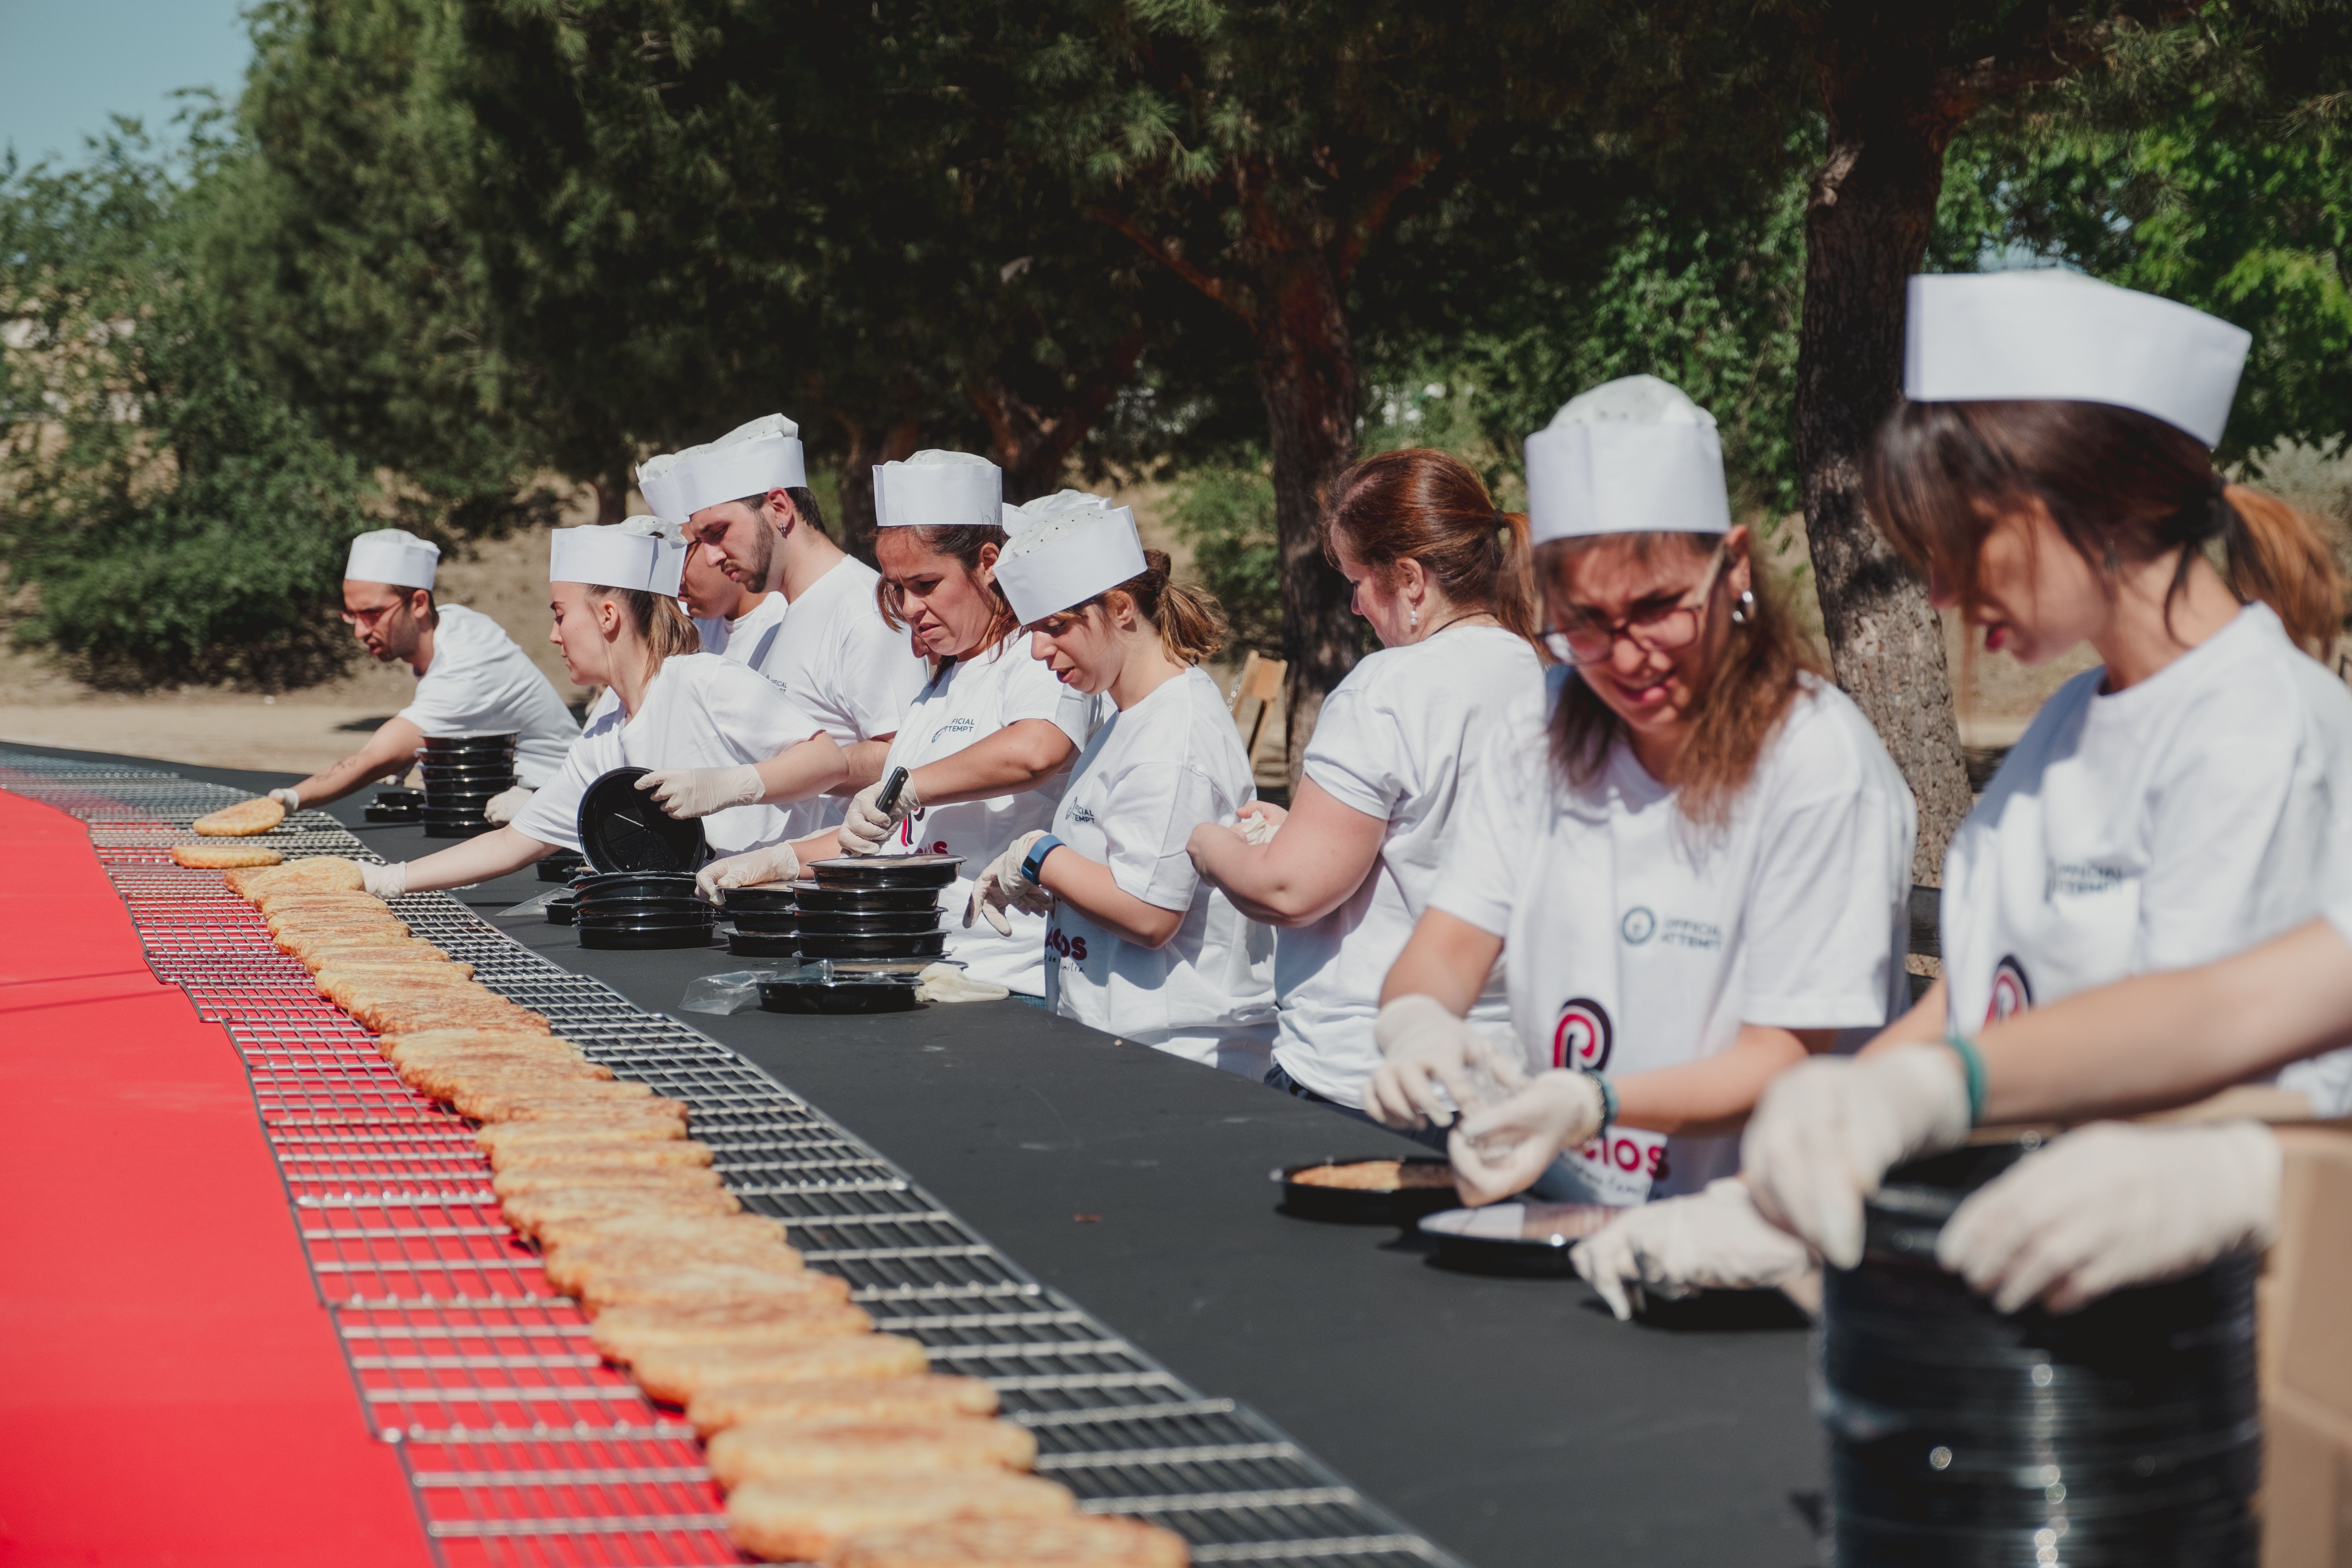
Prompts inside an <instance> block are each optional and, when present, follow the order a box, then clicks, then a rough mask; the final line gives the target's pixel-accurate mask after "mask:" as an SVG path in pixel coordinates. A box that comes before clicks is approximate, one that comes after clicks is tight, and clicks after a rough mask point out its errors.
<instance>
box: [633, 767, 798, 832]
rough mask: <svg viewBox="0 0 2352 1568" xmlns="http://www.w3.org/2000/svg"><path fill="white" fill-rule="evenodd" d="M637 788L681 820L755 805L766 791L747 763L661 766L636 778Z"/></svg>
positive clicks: (758, 771) (758, 774) (765, 787)
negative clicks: (729, 808) (678, 766)
mask: <svg viewBox="0 0 2352 1568" xmlns="http://www.w3.org/2000/svg"><path fill="white" fill-rule="evenodd" d="M637 787H638V788H639V789H641V790H645V791H647V792H649V793H650V794H651V795H653V797H654V803H655V804H656V805H659V806H660V807H661V808H662V810H664V811H665V812H667V813H668V814H669V815H670V816H675V817H677V819H678V820H680V821H682V822H683V821H689V820H691V819H693V818H695V817H698V816H709V815H710V814H711V813H712V812H714V811H725V810H726V809H727V808H728V807H730V806H733V805H758V804H759V800H760V797H761V795H765V794H767V793H768V786H767V785H766V784H762V783H761V781H760V770H759V769H757V768H755V767H753V766H752V765H751V763H743V764H742V765H741V766H740V767H732V768H663V769H660V770H658V771H657V772H655V773H647V774H646V776H645V777H643V778H641V779H639V780H638V781H637Z"/></svg>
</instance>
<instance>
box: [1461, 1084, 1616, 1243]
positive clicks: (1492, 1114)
mask: <svg viewBox="0 0 2352 1568" xmlns="http://www.w3.org/2000/svg"><path fill="white" fill-rule="evenodd" d="M1607 1114H1608V1106H1607V1104H1606V1103H1605V1101H1604V1100H1603V1099H1602V1096H1601V1085H1600V1083H1599V1082H1598V1081H1596V1080H1595V1079H1594V1078H1593V1076H1592V1075H1591V1073H1588V1072H1578V1071H1576V1070H1575V1069H1573V1068H1552V1069H1551V1070H1549V1072H1539V1073H1538V1074H1536V1076H1535V1077H1534V1078H1532V1079H1528V1085H1527V1087H1526V1088H1524V1089H1520V1090H1519V1091H1518V1092H1517V1094H1515V1095H1513V1096H1511V1097H1510V1098H1509V1099H1508V1100H1504V1101H1503V1102H1502V1103H1501V1104H1500V1105H1490V1106H1488V1107H1486V1109H1485V1110H1475V1111H1472V1112H1471V1113H1470V1114H1469V1115H1467V1116H1465V1117H1464V1118H1463V1119H1462V1125H1461V1126H1459V1127H1456V1128H1455V1129H1454V1136H1453V1137H1451V1138H1448V1139H1447V1140H1446V1141H1445V1152H1446V1155H1447V1157H1448V1158H1450V1159H1451V1160H1452V1161H1453V1162H1454V1191H1455V1192H1457V1193H1459V1194H1462V1201H1463V1202H1464V1203H1465V1204H1468V1205H1471V1206H1472V1207H1474V1208H1475V1207H1476V1206H1477V1205H1480V1204H1491V1203H1498V1202H1500V1201H1501V1200H1503V1199H1504V1198H1507V1197H1509V1196H1510V1195H1511V1194H1514V1193H1522V1192H1525V1191H1527V1189H1528V1187H1529V1186H1530V1185H1532V1184H1534V1182H1535V1179H1536V1178H1537V1177H1538V1176H1540V1175H1542V1174H1543V1173H1544V1172H1545V1171H1547V1170H1549V1168H1550V1166H1551V1163H1552V1162H1553V1161H1554V1160H1556V1159H1558V1158H1559V1154H1560V1152H1561V1151H1562V1150H1564V1149H1580V1148H1582V1147H1583V1146H1584V1145H1585V1144H1587V1143H1590V1142H1592V1135H1593V1134H1594V1133H1596V1132H1598V1131H1601V1119H1602V1118H1603V1117H1604V1116H1606V1115H1607Z"/></svg>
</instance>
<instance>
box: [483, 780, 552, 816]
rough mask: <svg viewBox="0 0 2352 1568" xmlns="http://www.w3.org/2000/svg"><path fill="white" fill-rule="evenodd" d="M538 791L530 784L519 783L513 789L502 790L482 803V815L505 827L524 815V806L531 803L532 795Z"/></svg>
mask: <svg viewBox="0 0 2352 1568" xmlns="http://www.w3.org/2000/svg"><path fill="white" fill-rule="evenodd" d="M538 793H539V792H538V791H537V790H535V789H532V788H531V787H530V785H528V784H517V785H515V786H514V788H512V789H509V790H500V791H499V793H498V794H496V795H492V796H490V798H489V799H488V800H486V801H484V802H483V803H482V815H483V816H487V817H488V818H489V819H490V821H491V822H492V823H494V824H496V825H497V826H500V827H504V826H507V824H509V823H510V822H512V821H513V820H514V819H515V818H516V817H518V816H521V815H522V809H523V807H525V806H527V805H530V797H531V796H532V795H537V794H538Z"/></svg>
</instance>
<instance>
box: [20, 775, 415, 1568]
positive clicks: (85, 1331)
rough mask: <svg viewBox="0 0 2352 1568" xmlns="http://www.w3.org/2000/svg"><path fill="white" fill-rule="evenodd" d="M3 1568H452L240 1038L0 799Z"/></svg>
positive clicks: (52, 827)
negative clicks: (340, 1333) (379, 1406)
mask: <svg viewBox="0 0 2352 1568" xmlns="http://www.w3.org/2000/svg"><path fill="white" fill-rule="evenodd" d="M0 865H5V867H6V868H7V871H6V882H5V887H0V1193H5V1194H6V1196H7V1202H6V1208H5V1214H6V1217H5V1222H0V1562H8V1563H43V1564H52V1563H55V1564H68V1563H105V1564H118V1563H142V1564H189V1565H210V1564H215V1563H219V1564H227V1563H236V1564H240V1565H243V1568H251V1565H255V1564H267V1563H292V1562H295V1561H298V1560H299V1561H306V1562H319V1563H337V1564H339V1565H342V1568H373V1565H376V1564H387V1565H390V1564H397V1565H400V1568H418V1565H420V1564H426V1563H431V1562H432V1561H433V1558H434V1553H433V1550H432V1548H431V1546H430V1545H429V1544H428V1542H426V1540H425V1534H424V1531H423V1527H422V1525H421V1524H420V1522H419V1515H418V1512H417V1509H416V1506H415V1500H414V1499H413V1497H412V1495H411V1493H410V1491H409V1489H408V1483H407V1479H406V1478H405V1477H404V1475H403V1473H402V1470H401V1467H400V1464H399V1460H398V1458H397V1457H396V1455H395V1453H394V1450H393V1449H392V1448H391V1447H388V1446H387V1445H385V1444H383V1443H381V1442H379V1441H377V1440H376V1439H375V1437H374V1436H373V1435H372V1434H371V1432H370V1429H369V1426H368V1421H367V1415H366V1411H365V1409H364V1408H363V1406H362V1403H361V1400H360V1398H359V1395H358V1393H357V1391H356V1389H355V1388H354V1387H353V1384H352V1375H351V1372H350V1369H349V1367H348V1366H347V1365H346V1363H345V1362H344V1360H343V1355H342V1351H341V1347H340V1345H339V1344H338V1343H337V1341H336V1337H335V1331H334V1326H333V1324H332V1322H331V1321H330V1319H329V1316H328V1313H327V1310H326V1308H325V1307H324V1306H323V1305H322V1304H321V1303H320V1300H319V1295H318V1292H317V1290H316V1289H315V1288H314V1287H313V1285H312V1282H311V1277H310V1269H309V1268H308V1266H307V1264H306V1263H305V1262H304V1259H303V1254H302V1248H301V1244H300V1241H299V1238H298V1237H297V1228H298V1227H297V1224H296V1221H295V1217H294V1214H293V1211H292V1209H291V1207H290V1206H289V1203H288V1201H287V1194H286V1189H285V1187H284V1185H283V1184H281V1183H280V1182H279V1180H278V1169H277V1165H276V1163H275V1162H274V1161H273V1160H272V1159H271V1157H270V1153H269V1150H268V1144H267V1143H266V1142H264V1140H263V1136H262V1131H261V1126H260V1121H259V1116H258V1113H257V1110H256V1109H255V1105H254V1100H253V1094H252V1090H251V1089H250V1087H249V1086H248V1084H247V1079H246V1074H245V1068H244V1064H243V1063H242V1062H241V1061H239V1059H238V1058H237V1054H236V1048H235V1047H233V1046H232V1045H231V1043H230V1041H229V1038H228V1037H227V1035H226V1033H225V1032H223V1031H222V1030H221V1029H220V1028H219V1027H217V1026H214V1025H211V1024H207V1023H205V1022H204V1021H202V1020H201V1019H200V1018H198V1017H197V1016H196V1014H195V1011H194V1008H193V1007H192V1006H191V1005H189V1002H188V999H187V997H186V995H185V994H184V993H182V992H181V991H180V990H179V989H178V988H177V987H175V986H166V985H163V984H158V983H157V982H156V981H155V979H154V977H153V975H152V973H150V971H149V970H148V967H147V964H146V962H145V959H144V958H143V956H142V952H141V948H140V943H139V937H138V934H137V932H136V931H135V930H134V929H133V928H132V926H131V919H130V915H129V913H128V911H127V910H125V908H124V906H123V903H122V900H121V898H120V897H119V896H118V895H117V894H116V893H115V891H114V889H113V887H112V885H111V884H110V882H109V881H108V879H107V877H106V874H105V872H104V871H103V870H102V869H101V868H100V865H99V862H98V857H97V855H96V853H95V852H94V851H93V850H92V849H91V847H90V844H89V835H88V834H87V832H86V831H85V830H84V829H83V827H82V826H81V824H79V822H77V821H75V820H74V819H72V818H70V817H68V816H64V815H63V814H62V813H59V812H57V811H53V810H51V809H50V808H49V807H47V806H45V805H39V804H37V803H35V802H32V801H28V800H26V799H25V798H24V797H22V796H19V795H8V794H5V793H0Z"/></svg>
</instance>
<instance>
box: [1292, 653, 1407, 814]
mask: <svg viewBox="0 0 2352 1568" xmlns="http://www.w3.org/2000/svg"><path fill="white" fill-rule="evenodd" d="M1411 767H1412V747H1410V746H1409V745H1408V744H1406V742H1405V737H1404V732H1403V731H1402V730H1401V729H1400V728H1399V727H1398V725H1397V721H1396V715H1395V714H1394V713H1393V712H1391V711H1390V710H1388V709H1386V708H1383V707H1381V705H1379V704H1377V703H1375V702H1374V701H1373V700H1371V699H1370V697H1369V696H1367V695H1366V694H1365V693H1364V691H1363V689H1361V688H1353V689H1351V688H1349V687H1347V686H1342V687H1340V688H1339V690H1337V691H1334V692H1333V693H1331V695H1330V696H1329V698H1328V699H1327V700H1325V701H1324V704H1323V710H1322V711H1321V712H1320V713H1318V714H1317V715H1316V718H1315V733H1314V735H1313V737H1312V738H1311V739H1309V740H1308V742H1307V758H1306V761H1305V763H1304V764H1303V771H1304V772H1305V773H1306V774H1307V777H1308V778H1310V779H1313V780H1314V781H1315V782H1316V784H1318V785H1320V786H1321V787H1322V789H1323V791H1324V793H1325V794H1327V795H1330V797H1331V798H1332V799H1334V800H1336V801H1338V802H1339V804H1340V805H1344V806H1347V807H1349V809H1350V810H1354V811H1360V812H1362V813H1363V814H1364V815H1365V816H1370V817H1374V818H1377V819H1378V820H1380V821H1381V822H1387V821H1389V820H1390V819H1391V817H1393V816H1395V815H1396V807H1397V803H1398V802H1399V801H1402V800H1404V799H1406V798H1408V797H1409V796H1410V795H1412V793H1413V789H1414V787H1415V784H1416V781H1415V780H1414V779H1412V777H1410V776H1409V774H1408V770H1410V769H1411Z"/></svg>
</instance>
